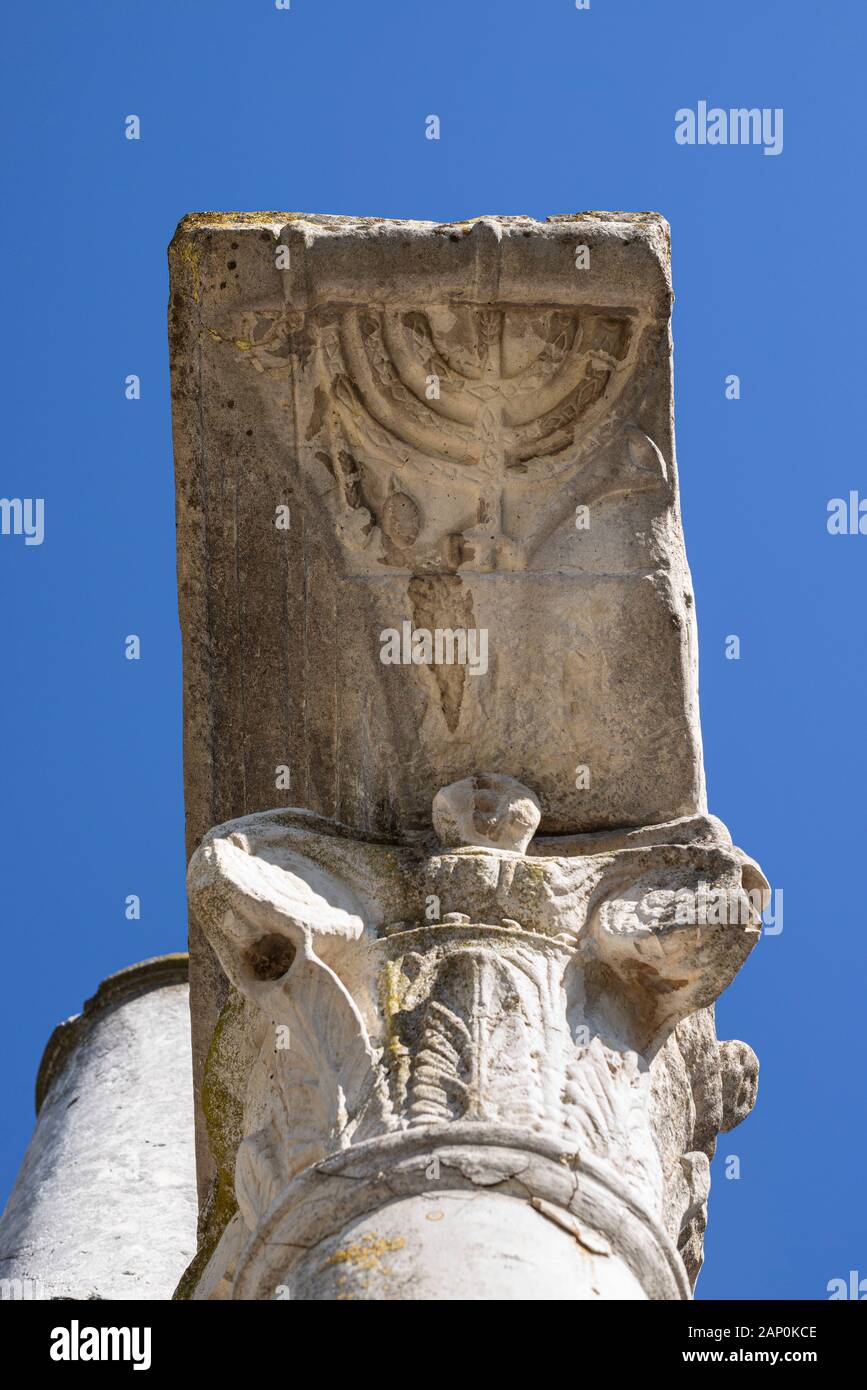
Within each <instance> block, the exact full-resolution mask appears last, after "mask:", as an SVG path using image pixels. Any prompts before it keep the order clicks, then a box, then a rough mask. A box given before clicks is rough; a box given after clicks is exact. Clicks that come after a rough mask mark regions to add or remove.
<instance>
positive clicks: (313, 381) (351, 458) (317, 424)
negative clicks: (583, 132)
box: [220, 303, 668, 573]
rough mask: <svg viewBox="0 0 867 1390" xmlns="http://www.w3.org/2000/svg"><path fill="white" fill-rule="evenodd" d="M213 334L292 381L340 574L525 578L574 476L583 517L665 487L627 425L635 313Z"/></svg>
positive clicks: (282, 322)
mask: <svg viewBox="0 0 867 1390" xmlns="http://www.w3.org/2000/svg"><path fill="white" fill-rule="evenodd" d="M226 334H227V336H226V341H227V342H228V341H231V342H232V343H233V344H235V345H237V344H240V345H241V346H240V348H237V350H238V351H239V352H242V353H243V354H244V356H245V358H246V360H247V361H248V362H249V363H250V365H251V367H252V368H253V369H255V370H256V371H258V372H259V373H261V374H262V375H264V376H266V377H271V378H274V379H276V380H278V381H279V380H281V379H288V378H289V377H292V380H293V387H294V389H295V392H296V397H297V401H298V409H299V419H300V420H301V421H303V430H302V432H301V433H302V438H303V441H304V450H303V455H304V456H306V458H307V466H308V468H309V469H310V471H311V475H312V477H313V478H314V479H316V478H319V477H321V473H322V470H323V469H325V470H327V473H328V475H329V485H326V486H325V487H324V488H323V489H322V491H321V495H322V497H323V498H324V499H325V500H326V504H327V506H328V508H329V510H330V512H331V514H332V516H333V519H334V523H335V527H336V531H337V534H338V536H339V538H340V542H341V548H342V550H343V552H344V560H345V563H346V564H347V567H348V569H349V570H350V571H355V570H357V569H358V568H359V567H360V568H361V570H362V571H365V570H366V571H368V572H370V570H371V569H372V570H373V571H374V572H375V571H376V569H377V568H378V567H382V566H386V567H393V568H397V569H408V570H410V571H412V572H415V573H457V572H460V571H469V572H491V571H496V570H506V571H508V570H520V569H524V568H527V567H528V566H530V565H531V564H532V563H533V554H534V550H535V548H536V547H537V546H538V543H539V541H540V540H541V539H542V538H543V537H544V536H545V535H546V534H548V532H549V531H550V530H551V528H552V527H553V526H554V525H556V524H557V523H558V522H562V521H563V520H564V518H567V517H568V522H569V524H571V522H572V517H571V511H572V506H571V505H570V504H572V503H573V495H572V493H571V492H566V491H564V487H565V484H567V483H569V482H570V481H571V480H572V479H575V478H578V485H577V490H576V491H575V494H574V495H575V496H576V497H580V501H581V504H582V505H584V506H585V507H589V506H590V505H592V504H593V503H596V502H599V501H601V500H602V499H603V498H610V497H614V496H616V495H617V494H626V493H632V492H639V491H642V490H643V489H645V488H661V489H663V490H665V489H666V487H667V483H668V474H667V468H666V464H665V460H664V458H663V456H662V454H661V453H660V451H659V449H658V448H657V446H656V445H655V444H654V442H653V441H652V440H651V439H649V438H648V437H647V436H646V435H644V434H643V432H642V431H641V430H640V429H639V428H638V427H637V426H636V425H635V424H634V423H633V422H632V420H631V418H630V411H633V412H634V411H635V410H636V405H637V400H638V396H639V393H640V389H641V386H642V382H641V380H640V377H641V373H640V364H641V362H642V358H643V359H644V360H645V361H646V356H647V340H648V339H649V338H651V337H652V335H653V331H652V328H651V327H650V325H649V318H648V315H647V314H646V313H642V312H641V311H639V310H634V309H626V310H620V311H612V310H602V309H592V308H587V309H583V308H582V309H566V308H557V307H547V308H546V307H539V308H536V307H532V308H528V307H523V306H517V305H508V306H487V305H481V304H462V303H458V304H444V305H441V306H438V307H427V308H426V309H425V310H424V311H422V310H419V309H412V308H405V307H401V308H392V307H381V308H374V307H370V308H363V309H358V308H340V307H336V306H330V305H329V306H326V307H325V308H323V309H317V310H315V311H313V312H308V313H304V312H298V311H294V310H291V309H282V310H278V311H274V310H265V311H260V310H258V309H257V310H250V311H245V312H244V313H242V314H241V315H240V316H238V317H237V318H236V319H235V320H234V321H233V322H232V324H231V325H230V326H229V327H228V328H227V330H226ZM220 336H221V335H220ZM642 342H643V343H644V346H643V348H642ZM636 374H637V375H638V380H636ZM618 438H619V444H620V448H619V450H617V451H615V452H614V453H611V454H608V455H606V454H604V446H606V445H608V444H610V443H611V442H612V441H614V440H618Z"/></svg>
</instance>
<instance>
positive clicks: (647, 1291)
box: [189, 776, 767, 1298]
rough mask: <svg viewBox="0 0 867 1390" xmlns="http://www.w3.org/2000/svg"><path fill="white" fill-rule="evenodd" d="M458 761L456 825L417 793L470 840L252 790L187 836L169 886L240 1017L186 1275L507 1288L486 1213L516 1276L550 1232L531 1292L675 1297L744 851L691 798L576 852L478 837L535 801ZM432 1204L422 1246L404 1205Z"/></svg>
mask: <svg viewBox="0 0 867 1390" xmlns="http://www.w3.org/2000/svg"><path fill="white" fill-rule="evenodd" d="M472 780H473V781H474V782H476V783H477V784H481V785H480V787H479V786H477V788H476V792H474V793H473V795H476V794H478V793H479V792H480V794H481V795H482V797H483V810H484V814H485V817H486V819H485V822H484V825H483V827H482V829H481V830H479V828H478V824H477V822H476V821H475V820H474V818H473V809H472V806H471V805H470V802H469V801H468V799H467V793H466V792H465V790H464V789H462V790H460V791H459V792H458V793H457V794H456V793H455V792H454V790H453V789H447V790H448V795H444V794H441V795H440V797H439V798H438V805H439V807H440V808H441V816H440V819H442V814H444V812H442V808H443V807H445V808H446V810H448V811H449V814H448V816H447V817H446V822H447V825H448V831H447V835H446V838H450V839H453V838H455V827H456V826H457V825H458V824H464V825H465V827H466V834H467V835H469V834H470V833H476V834H477V835H478V836H480V837H481V838H483V839H484V840H485V841H486V843H485V844H483V845H459V846H452V847H451V848H449V849H444V848H442V847H441V846H438V845H436V844H435V843H434V842H433V840H430V841H429V842H426V843H424V844H417V845H415V846H412V847H407V846H399V845H390V844H386V843H383V842H381V841H366V840H361V839H358V838H355V837H352V836H348V835H347V833H346V832H345V830H344V829H343V828H342V827H340V826H339V825H336V824H334V823H330V822H327V821H325V820H323V819H322V818H319V817H315V816H312V815H310V814H309V813H304V812H298V811H288V812H287V811H274V812H268V813H265V814H260V815H256V816H249V817H245V818H243V819H241V820H238V821H235V822H232V823H230V824H229V825H225V826H221V827H218V828H217V829H216V830H215V831H213V832H212V833H211V835H209V836H208V837H207V838H206V840H205V842H204V843H203V845H202V846H201V848H200V849H199V850H198V851H197V853H196V854H195V855H194V857H193V860H192V862H191V865H190V872H189V889H190V900H191V905H192V908H193V910H194V912H195V913H196V917H197V920H198V921H199V922H200V923H201V924H202V926H203V928H204V930H205V931H206V933H207V935H208V937H209V939H210V941H211V943H212V945H213V946H214V949H215V950H216V952H217V954H218V956H219V959H220V961H221V963H222V965H223V968H224V969H225V971H226V973H227V975H228V976H229V978H230V979H231V980H232V982H233V984H234V985H235V987H236V988H237V990H238V991H239V992H240V994H241V996H243V998H244V1000H245V1001H246V1004H247V1006H248V1008H249V1009H250V1010H251V1011H252V1013H251V1015H250V1022H249V1024H248V1027H249V1028H250V1029H251V1030H252V1032H253V1033H254V1034H255V1036H256V1038H257V1039H258V1052H257V1055H256V1058H255V1061H254V1063H253V1065H252V1066H251V1068H250V1072H249V1077H248V1079H247V1081H246V1088H245V1095H244V1100H243V1124H242V1134H241V1136H240V1143H239V1145H238V1148H237V1156H236V1162H235V1178H234V1189H235V1197H236V1200H237V1204H238V1208H239V1213H238V1215H237V1216H236V1217H235V1218H234V1219H233V1221H232V1222H231V1223H230V1224H229V1226H228V1227H227V1228H226V1231H225V1232H224V1235H223V1238H222V1242H221V1245H220V1247H219V1249H218V1251H217V1253H216V1254H215V1255H214V1257H213V1259H212V1261H211V1263H210V1265H209V1267H208V1270H207V1271H206V1273H205V1275H204V1276H203V1278H202V1280H201V1281H200V1285H199V1291H198V1296H200V1297H202V1296H204V1297H210V1296H228V1295H230V1294H231V1296H234V1297H238V1298H249V1297H256V1298H262V1297H278V1296H289V1297H295V1298H297V1297H301V1298H307V1297H313V1298H330V1297H340V1296H342V1295H343V1294H345V1295H346V1296H351V1297H353V1298H358V1297H386V1296H394V1297H434V1296H437V1297H459V1296H461V1295H460V1294H457V1293H451V1294H450V1293H449V1292H447V1291H443V1290H447V1289H448V1287H449V1283H448V1281H449V1280H458V1281H459V1282H460V1280H461V1279H463V1278H464V1276H465V1275H466V1277H467V1278H472V1279H476V1280H479V1281H480V1287H482V1288H483V1289H485V1290H487V1289H488V1288H491V1289H499V1290H500V1292H499V1293H488V1292H486V1293H482V1294H480V1295H479V1296H485V1297H499V1296H502V1297H520V1296H521V1294H520V1293H519V1292H518V1282H516V1283H515V1286H514V1290H513V1292H511V1293H509V1292H508V1290H509V1289H510V1288H511V1287H512V1286H511V1284H510V1282H509V1279H508V1278H506V1276H505V1275H503V1274H502V1271H501V1272H500V1273H499V1274H498V1275H497V1276H496V1278H495V1279H494V1280H493V1283H489V1280H491V1279H492V1277H493V1276H492V1271H491V1269H490V1268H489V1266H490V1264H491V1262H492V1261H493V1262H496V1260H495V1255H496V1250H499V1254H500V1256H502V1255H503V1253H504V1247H503V1244H502V1239H503V1231H504V1230H506V1229H508V1231H509V1232H510V1236H509V1239H510V1240H511V1239H512V1237H514V1241H515V1242H516V1245H515V1249H514V1250H513V1251H511V1254H512V1255H513V1256H514V1259H515V1261H517V1265H516V1266H515V1268H520V1270H521V1275H520V1280H521V1281H525V1280H526V1278H527V1277H528V1275H530V1274H532V1278H533V1279H534V1280H538V1277H539V1274H538V1271H537V1269H536V1261H537V1257H538V1259H541V1258H542V1252H544V1251H545V1250H547V1249H548V1247H549V1246H550V1247H551V1249H550V1255H549V1256H547V1255H546V1256H545V1260H547V1262H548V1268H549V1271H550V1272H549V1276H548V1277H547V1278H546V1280H545V1281H544V1286H545V1287H548V1288H549V1290H550V1292H549V1294H548V1295H545V1296H552V1297H554V1296H557V1297H563V1296H566V1297H570V1298H585V1297H588V1298H589V1297H595V1296H599V1297H652V1298H679V1297H686V1296H688V1293H689V1282H688V1274H694V1273H695V1272H696V1271H697V1263H698V1261H699V1260H700V1241H699V1242H698V1243H697V1242H696V1231H697V1229H698V1227H697V1223H698V1222H699V1221H700V1220H701V1218H702V1214H703V1208H704V1203H705V1200H706V1196H707V1159H708V1151H709V1150H710V1151H711V1152H712V1147H713V1143H714V1141H715V1136H716V1131H717V1129H719V1128H722V1127H724V1126H726V1125H727V1124H729V1123H736V1122H737V1120H738V1119H739V1118H741V1117H742V1114H743V1113H745V1112H746V1109H747V1108H748V1102H749V1100H750V1098H751V1097H752V1096H753V1095H754V1092H755V1068H754V1066H753V1060H754V1059H752V1054H750V1053H749V1050H748V1049H746V1048H744V1045H743V1044H737V1045H731V1044H729V1045H727V1046H726V1048H725V1050H722V1049H719V1048H718V1046H717V1044H716V1039H715V1037H714V1036H713V1023H712V1018H711V1016H710V1014H709V1012H708V1010H709V1007H710V1006H711V1005H712V1004H713V1001H714V1000H715V998H716V997H717V995H718V994H719V993H720V991H721V990H722V989H723V988H725V986H726V985H727V984H728V983H729V981H730V980H731V979H732V977H733V976H734V974H735V972H736V971H737V969H738V968H739V967H740V965H741V964H742V962H743V960H744V959H745V958H746V956H747V954H748V953H749V951H750V950H751V949H752V946H753V945H754V944H755V941H756V939H757V936H758V928H759V917H758V910H757V904H756V902H755V900H754V899H750V898H749V897H748V896H747V893H748V890H747V889H746V888H745V882H748V883H750V884H754V883H755V881H756V875H757V873H758V871H757V870H756V868H755V866H753V865H752V862H751V861H747V860H746V858H745V856H743V855H742V854H741V853H740V852H739V851H738V850H736V849H734V848H733V846H732V845H731V842H730V840H729V838H728V836H727V834H726V832H725V831H724V829H723V828H722V827H721V826H720V824H719V822H715V821H713V820H711V819H710V818H705V817H694V818H688V819H687V820H685V821H682V822H673V823H671V824H670V825H669V826H667V827H660V826H655V827H652V828H649V830H648V832H647V833H646V834H643V833H642V832H640V831H638V832H634V833H633V834H632V835H631V836H630V837H629V842H628V844H626V845H624V844H623V843H622V841H623V837H622V836H621V835H617V834H614V835H612V836H605V835H602V836H599V837H596V838H595V840H593V841H592V842H591V843H590V844H589V845H588V846H586V849H587V851H588V852H586V853H580V852H579V853H575V852H572V853H568V852H567V853H563V854H557V853H552V852H551V851H552V849H556V848H558V847H560V848H570V847H571V848H572V849H573V850H574V843H573V844H572V845H571V846H558V845H557V842H556V841H547V842H536V844H535V846H530V850H531V851H532V849H533V848H535V849H536V850H537V852H536V853H532V852H529V853H522V852H520V851H518V850H513V849H503V848H494V847H493V844H492V842H495V841H496V840H497V838H498V836H500V835H501V834H505V830H503V828H502V827H503V826H509V825H512V824H513V819H514V816H513V813H514V808H515V806H516V805H518V806H524V805H526V806H530V807H532V805H533V801H534V800H535V798H533V797H532V793H530V792H529V791H528V790H527V789H526V788H520V784H511V785H502V784H500V783H497V782H496V781H495V782H494V784H493V788H492V787H491V786H490V785H489V780H490V779H488V778H486V777H484V776H482V777H480V778H477V779H472ZM509 781H510V779H506V782H509ZM491 794H492V795H493V796H494V802H493V803H491V804H489V802H488V799H487V798H488V797H489V795H491ZM435 804H436V803H435ZM455 807H457V811H456V810H455ZM473 827H475V831H474V830H473ZM438 828H439V829H440V832H441V833H442V827H441V825H440V827H438ZM516 833H519V832H516ZM761 882H762V884H763V885H764V887H765V888H766V887H767V885H766V884H764V880H763V879H762V880H761ZM711 909H712V910H711ZM697 1030H698V1031H700V1032H702V1033H703V1046H702V1048H701V1049H700V1055H701V1058H702V1062H703V1064H704V1074H703V1075H702V1076H701V1077H696V1076H694V1075H693V1074H692V1072H691V1069H690V1060H689V1047H688V1040H689V1037H690V1036H691V1035H692V1036H694V1035H695V1034H696V1031H697ZM679 1031H680V1032H682V1033H683V1035H684V1036H685V1037H686V1039H687V1043H686V1044H684V1046H681V1044H680V1040H679ZM711 1039H712V1042H711ZM708 1045H709V1046H710V1047H712V1049H713V1052H712V1055H713V1057H715V1058H716V1062H715V1066H714V1067H712V1068H711V1070H712V1071H713V1072H714V1075H713V1076H711V1077H708V1075H707V1074H706V1073H707V1055H708ZM702 1088H703V1089H704V1090H705V1091H707V1092H712V1093H713V1097H714V1098H716V1099H717V1100H718V1105H717V1108H716V1110H713V1105H712V1102H711V1103H710V1105H709V1104H708V1103H707V1102H705V1101H703V1100H702V1099H701V1097H700V1095H699V1092H700V1090H701V1089H702ZM663 1093H664V1096H665V1103H664V1105H662V1106H661V1107H660V1095H661V1094H663ZM699 1132H700V1135H699ZM696 1135H699V1137H700V1141H701V1147H700V1148H698V1147H697V1148H693V1147H692V1145H693V1143H694V1142H695V1136H696ZM350 1177H351V1178H352V1181H351V1182H350V1181H348V1179H349V1178H350ZM471 1198H472V1199H473V1202H472V1214H470V1213H469V1210H468V1208H467V1203H468V1202H469V1201H470V1199H471ZM477 1199H483V1200H481V1205H477V1204H476V1203H477ZM503 1200H508V1201H510V1202H511V1203H512V1204H513V1206H514V1208H515V1210H514V1213H513V1214H511V1215H510V1216H509V1218H508V1219H507V1220H505V1222H504V1218H503V1213H502V1211H501V1210H500V1204H501V1203H502V1201H503ZM492 1202H493V1204H494V1207H496V1211H495V1210H494V1209H493V1208H492V1206H491V1203H492ZM395 1203H400V1204H403V1205H402V1207H401V1214H400V1217H399V1220H398V1219H397V1218H396V1216H395V1213H394V1212H393V1211H392V1207H393V1206H394V1204H395ZM455 1203H458V1206H456V1205H455ZM431 1204H433V1205H431ZM458 1210H460V1212H461V1216H460V1229H461V1231H462V1233H463V1234H462V1235H461V1237H460V1238H457V1239H456V1238H455V1229H454V1226H456V1225H457V1224H458V1223H457V1221H455V1222H454V1223H453V1226H452V1227H451V1228H450V1239H449V1244H448V1251H450V1254H449V1256H448V1260H447V1261H446V1264H445V1265H444V1264H443V1260H444V1259H445V1255H446V1251H445V1250H444V1249H443V1250H441V1249H440V1244H439V1237H438V1236H437V1233H435V1232H430V1231H428V1224H431V1223H433V1224H437V1223H438V1222H439V1221H440V1220H446V1219H449V1214H450V1213H451V1215H452V1216H454V1215H455V1213H456V1212H457V1211H458ZM476 1220H478V1222H479V1226H478V1230H477V1231H476V1234H475V1235H472V1234H471V1233H472V1231H473V1230H475V1227H474V1225H473V1223H474V1222H475V1221H476ZM406 1222H409V1225H410V1227H412V1228H413V1229H415V1226H416V1225H417V1226H418V1230H419V1231H420V1232H422V1233H424V1237H425V1238H424V1239H423V1240H421V1242H420V1244H418V1245H417V1246H416V1244H413V1245H412V1249H411V1250H409V1251H408V1253H404V1252H405V1250H406V1249H407V1247H406V1246H405V1244H399V1245H394V1244H393V1243H392V1244H389V1243H388V1242H389V1241H392V1242H393V1241H396V1240H398V1239H400V1240H403V1241H404V1242H406V1241H407V1240H408V1236H407V1227H406ZM492 1222H493V1223H495V1224H496V1225H497V1226H498V1229H500V1232H501V1235H500V1244H499V1246H497V1247H496V1250H495V1249H493V1248H488V1250H487V1255H486V1256H485V1257H484V1258H483V1257H482V1255H481V1254H480V1253H479V1252H480V1251H481V1249H482V1248H483V1247H482V1244H479V1243H478V1242H482V1241H483V1233H484V1231H485V1229H486V1228H487V1226H488V1225H489V1224H490V1223H492ZM419 1223H421V1224H419ZM425 1223H427V1224H425ZM467 1223H469V1224H467ZM386 1231H392V1232H393V1234H392V1235H391V1236H387V1235H386V1234H384V1232H386ZM679 1240H681V1241H683V1242H685V1246H684V1248H686V1247H687V1246H688V1248H686V1256H687V1265H688V1266H689V1268H688V1269H687V1265H685V1264H684V1261H682V1260H681V1259H680V1257H679V1256H678V1254H677V1244H678V1241H679ZM381 1241H385V1245H384V1246H383V1247H382V1249H381V1250H380V1247H379V1245H378V1244H377V1242H381ZM539 1242H541V1243H539ZM507 1243H508V1242H507ZM374 1249H376V1250H380V1255H381V1256H382V1258H381V1259H380V1256H379V1255H377V1257H376V1259H373V1255H372V1254H371V1260H372V1263H370V1266H369V1267H370V1270H374V1269H375V1273H376V1277H373V1275H372V1274H371V1278H370V1279H369V1280H364V1279H360V1277H359V1275H358V1270H357V1268H356V1265H357V1264H358V1262H359V1261H360V1263H361V1266H362V1268H363V1269H364V1270H365V1271H366V1270H368V1264H369V1262H368V1260H367V1256H366V1254H365V1252H368V1253H370V1252H372V1251H373V1250H374ZM347 1250H350V1251H354V1252H355V1253H354V1254H349V1255H347V1254H346V1251H347ZM533 1250H535V1251H536V1254H535V1255H533V1254H532V1251H533ZM314 1251H315V1252H316V1253H315V1255H314V1253H313V1252H314ZM341 1252H342V1253H341ZM386 1252H387V1254H388V1258H387V1259H386V1258H385V1254H386ZM474 1252H475V1253H474ZM507 1253H508V1252H507ZM429 1261H432V1262H433V1263H432V1264H431V1267H430V1268H428V1262H429ZM527 1261H529V1264H527ZM479 1262H480V1263H479ZM543 1263H544V1261H543ZM337 1266H340V1269H339V1270H338V1269H337ZM344 1266H345V1267H344ZM464 1267H466V1268H464ZM383 1270H387V1271H388V1272H387V1274H386V1273H383ZM462 1270H463V1273H462V1272H461V1271H462ZM386 1278H388V1279H392V1280H394V1281H396V1284H395V1287H397V1288H400V1289H403V1290H404V1292H400V1293H395V1294H391V1295H387V1294H385V1293H383V1292H382V1289H381V1287H380V1286H381V1280H382V1279H386ZM516 1278H517V1276H516ZM341 1280H342V1282H341ZM437 1281H439V1283H438V1282H437ZM443 1281H445V1282H444V1283H443ZM563 1281H565V1282H563ZM519 1282H520V1281H519ZM435 1285H436V1286H438V1287H439V1288H440V1293H439V1294H435V1293H434V1292H433V1289H434V1286H435ZM534 1286H535V1287H539V1285H538V1283H536V1284H535V1285H534ZM410 1287H411V1289H412V1290H413V1291H411V1292H408V1291H407V1290H408V1289H409V1288H410ZM524 1287H525V1288H526V1284H524ZM555 1287H560V1288H561V1290H562V1291H561V1292H560V1293H559V1294H556V1293H554V1292H553V1290H554V1288H555ZM278 1289H279V1290H283V1291H284V1292H283V1293H282V1294H278V1292H277V1290H278ZM422 1289H427V1290H428V1293H422V1292H420V1290H422ZM376 1290H379V1292H377V1291H376Z"/></svg>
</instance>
